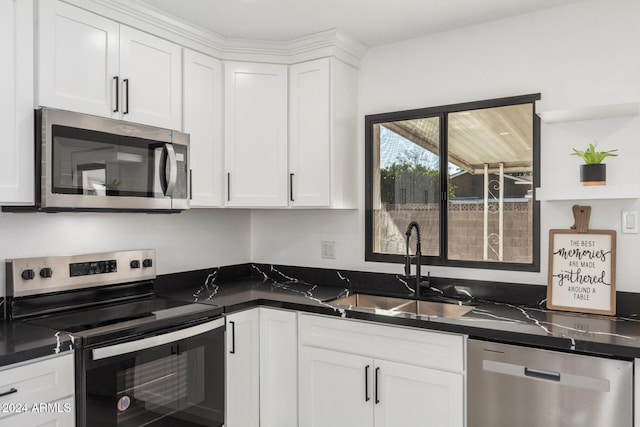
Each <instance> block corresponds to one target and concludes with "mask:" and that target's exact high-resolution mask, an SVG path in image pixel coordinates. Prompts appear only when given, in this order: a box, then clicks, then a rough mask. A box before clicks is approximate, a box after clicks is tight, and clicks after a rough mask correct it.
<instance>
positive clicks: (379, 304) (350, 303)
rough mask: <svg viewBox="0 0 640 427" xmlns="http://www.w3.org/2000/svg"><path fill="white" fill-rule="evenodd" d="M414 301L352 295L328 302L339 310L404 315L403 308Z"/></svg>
mask: <svg viewBox="0 0 640 427" xmlns="http://www.w3.org/2000/svg"><path fill="white" fill-rule="evenodd" d="M411 303H415V301H414V300H410V299H405V298H393V297H380V296H377V295H366V294H352V295H349V296H347V297H344V298H340V299H337V300H334V301H330V302H329V304H330V305H333V306H335V307H341V308H349V309H353V308H364V309H369V310H378V311H392V312H393V311H398V312H402V313H405V312H406V310H403V308H404V307H405V306H406V305H407V304H411Z"/></svg>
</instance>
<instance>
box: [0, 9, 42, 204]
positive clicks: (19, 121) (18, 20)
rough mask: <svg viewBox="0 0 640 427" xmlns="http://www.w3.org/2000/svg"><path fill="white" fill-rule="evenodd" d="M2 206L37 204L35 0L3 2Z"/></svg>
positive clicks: (0, 13)
mask: <svg viewBox="0 0 640 427" xmlns="http://www.w3.org/2000/svg"><path fill="white" fill-rule="evenodd" d="M0 24H1V25H0V52H2V61H3V62H2V67H0V81H2V85H0V128H2V129H3V135H2V139H0V204H3V205H12V204H20V205H24V204H33V198H34V192H33V189H34V181H33V179H34V171H33V167H34V162H33V148H34V142H33V138H34V132H33V120H34V118H33V107H34V106H33V1H32V0H0Z"/></svg>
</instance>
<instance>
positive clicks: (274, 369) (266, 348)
mask: <svg viewBox="0 0 640 427" xmlns="http://www.w3.org/2000/svg"><path fill="white" fill-rule="evenodd" d="M297 367H298V328H297V317H296V313H295V312H292V311H283V310H273V309H269V308H260V426H261V427H294V426H297V425H298V405H297V402H298V369H297Z"/></svg>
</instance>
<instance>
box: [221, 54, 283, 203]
mask: <svg viewBox="0 0 640 427" xmlns="http://www.w3.org/2000/svg"><path fill="white" fill-rule="evenodd" d="M225 165H226V172H227V205H228V206H256V207H261V206H264V207H276V206H286V205H287V181H288V179H287V177H288V175H287V68H286V66H284V65H274V64H254V63H242V62H227V63H225Z"/></svg>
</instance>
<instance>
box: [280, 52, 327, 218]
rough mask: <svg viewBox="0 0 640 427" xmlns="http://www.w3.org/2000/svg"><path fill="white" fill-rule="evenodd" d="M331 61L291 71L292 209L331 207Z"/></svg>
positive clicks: (317, 61) (311, 63)
mask: <svg viewBox="0 0 640 427" xmlns="http://www.w3.org/2000/svg"><path fill="white" fill-rule="evenodd" d="M330 78H331V75H330V59H329V58H324V59H320V60H316V61H310V62H304V63H301V64H295V65H292V66H291V67H290V68H289V173H290V174H291V175H290V182H289V185H290V186H291V188H290V190H289V192H290V194H289V195H290V200H289V203H290V205H291V206H318V207H323V206H329V204H330V192H331V82H330Z"/></svg>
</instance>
